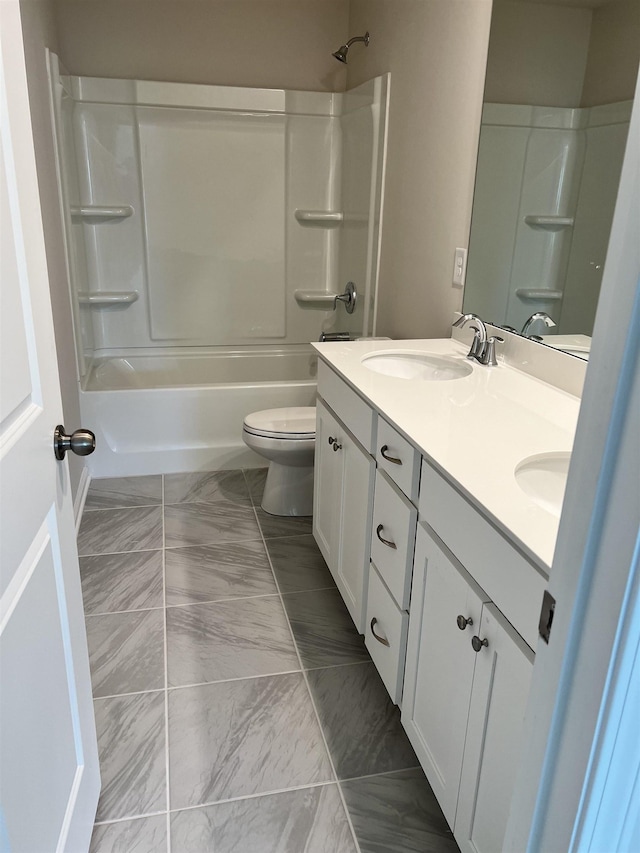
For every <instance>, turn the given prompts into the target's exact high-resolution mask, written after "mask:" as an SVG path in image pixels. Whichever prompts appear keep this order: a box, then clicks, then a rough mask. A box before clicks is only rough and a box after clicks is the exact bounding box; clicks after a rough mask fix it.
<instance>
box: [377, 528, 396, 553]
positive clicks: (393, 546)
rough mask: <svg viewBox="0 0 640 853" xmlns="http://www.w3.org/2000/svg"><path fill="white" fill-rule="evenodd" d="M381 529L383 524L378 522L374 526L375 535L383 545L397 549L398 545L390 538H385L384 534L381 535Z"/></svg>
mask: <svg viewBox="0 0 640 853" xmlns="http://www.w3.org/2000/svg"><path fill="white" fill-rule="evenodd" d="M383 530H384V524H379V525H378V526H377V527H376V536H377V537H378V539H379V540H380V541H381V542H382V544H383V545H386V546H387V548H393V550H394V551H397V550H398V546H397V545H396V543H395V542H392V541H391V539H385V538H384V536H382V531H383Z"/></svg>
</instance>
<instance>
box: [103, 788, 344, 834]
mask: <svg viewBox="0 0 640 853" xmlns="http://www.w3.org/2000/svg"><path fill="white" fill-rule="evenodd" d="M335 784H336V782H335V780H334V779H329V780H328V781H326V782H309V783H308V784H306V785H296V786H294V787H293V788H275V789H274V790H272V791H258V792H257V793H255V794H243V795H242V796H239V797H227V798H226V799H222V800H210V801H209V802H206V803H198V804H197V805H195V806H182V807H180V808H178V809H172V810H171V814H174V815H175V814H179V813H180V812H193V811H197V810H198V809H207V808H211V807H212V806H220V805H225V804H227V803H241V802H244V801H245V800H259V799H261V798H262V797H277V796H279V795H280V794H288V793H289V792H291V791H306V790H308V789H309V788H327V787H328V786H329V785H335ZM164 814H165V812H164V811H159V812H145V813H144V814H141V815H133V816H129V817H117V818H114V819H113V820H102V821H100V822H99V823H98V822H96V826H105V825H108V824H111V823H123V822H124V821H127V820H139V819H144V818H148V817H160V816H161V815H164Z"/></svg>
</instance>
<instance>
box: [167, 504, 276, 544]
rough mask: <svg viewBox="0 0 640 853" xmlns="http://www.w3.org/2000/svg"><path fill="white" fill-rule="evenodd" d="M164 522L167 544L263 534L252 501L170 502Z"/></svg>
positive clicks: (243, 538)
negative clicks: (247, 502) (249, 502)
mask: <svg viewBox="0 0 640 853" xmlns="http://www.w3.org/2000/svg"><path fill="white" fill-rule="evenodd" d="M164 523H165V543H166V546H167V547H168V548H173V547H180V546H181V545H182V546H184V545H213V544H216V543H220V542H244V541H247V540H250V539H259V538H260V531H259V529H258V525H257V523H256V519H255V514H254V510H253V507H252V506H251V505H250V504H248V505H247V506H239V505H237V504H232V503H229V502H227V501H218V502H216V503H183V504H171V505H169V506H165V508H164Z"/></svg>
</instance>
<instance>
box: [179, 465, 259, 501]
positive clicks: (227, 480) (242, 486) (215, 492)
mask: <svg viewBox="0 0 640 853" xmlns="http://www.w3.org/2000/svg"><path fill="white" fill-rule="evenodd" d="M194 501H195V502H201V503H206V502H208V501H230V502H231V503H241V504H246V503H249V502H250V501H251V498H250V495H249V488H248V486H247V483H246V480H245V478H244V475H243V473H242V471H205V472H198V473H189V474H165V475H164V502H165V504H177V503H184V502H189V503H193V502H194Z"/></svg>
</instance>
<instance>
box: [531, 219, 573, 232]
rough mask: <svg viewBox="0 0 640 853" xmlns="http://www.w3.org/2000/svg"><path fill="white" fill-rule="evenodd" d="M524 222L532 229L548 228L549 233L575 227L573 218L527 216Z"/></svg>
mask: <svg viewBox="0 0 640 853" xmlns="http://www.w3.org/2000/svg"><path fill="white" fill-rule="evenodd" d="M524 221H525V222H526V223H527V225H531V227H532V228H546V229H548V230H549V231H559V230H560V229H561V228H572V227H573V216H525V218H524Z"/></svg>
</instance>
